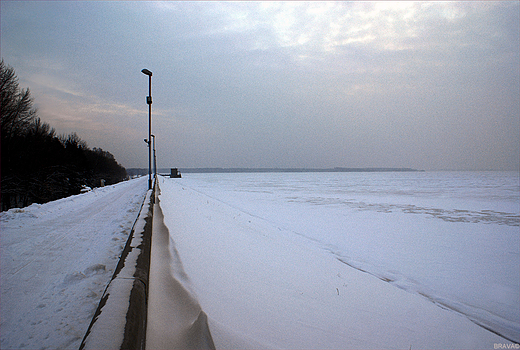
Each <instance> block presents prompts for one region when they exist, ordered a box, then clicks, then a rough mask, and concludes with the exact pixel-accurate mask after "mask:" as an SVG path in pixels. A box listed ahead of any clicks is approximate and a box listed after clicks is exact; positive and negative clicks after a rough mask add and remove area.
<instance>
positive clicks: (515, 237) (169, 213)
mask: <svg viewBox="0 0 520 350" xmlns="http://www.w3.org/2000/svg"><path fill="white" fill-rule="evenodd" d="M172 181H173V180H166V181H165V183H164V185H162V186H163V188H162V191H163V195H162V196H161V206H162V207H163V211H164V213H165V218H166V219H165V220H166V222H167V225H168V226H169V228H170V232H171V234H172V237H173V240H174V241H175V242H176V245H177V247H178V250H179V252H180V255H181V258H182V259H183V263H184V267H185V270H186V271H187V273H188V275H189V276H190V278H191V279H192V280H196V281H198V282H196V283H194V284H195V285H198V286H199V287H198V288H199V293H200V294H201V295H200V296H199V298H200V299H201V305H202V307H203V309H204V310H205V311H206V313H207V314H208V316H209V318H210V323H211V322H214V324H215V325H216V327H217V328H219V325H220V328H221V329H226V327H227V330H228V331H229V332H237V329H242V330H243V332H242V333H243V334H244V335H247V336H248V337H250V338H253V339H255V340H256V341H258V342H260V343H264V344H265V347H266V348H270V347H276V346H277V345H278V346H280V344H282V345H281V347H285V345H288V346H289V347H296V348H300V347H306V346H305V345H306V344H309V343H306V341H305V340H304V339H303V338H300V339H299V340H298V341H296V340H294V341H293V340H287V339H286V338H287V337H288V336H287V333H290V332H287V331H286V329H287V328H286V327H287V324H293V323H294V316H295V315H299V316H298V317H299V318H298V319H297V321H296V322H303V323H305V322H307V321H305V320H307V318H306V317H305V316H304V315H305V314H312V309H309V308H312V307H315V308H317V309H319V308H321V307H323V308H330V307H331V305H335V304H329V301H330V300H329V299H328V297H329V296H330V294H327V292H326V291H325V290H322V289H320V288H322V285H324V286H326V285H331V286H334V287H333V288H330V290H328V292H329V293H330V292H331V291H332V292H333V293H332V294H333V295H334V294H336V296H342V295H345V294H347V293H348V292H346V289H348V287H347V286H351V287H352V285H355V286H356V288H360V287H359V284H360V282H359V281H357V280H355V282H350V283H349V282H348V281H345V280H342V277H338V276H345V274H347V273H349V274H350V272H347V271H351V270H353V269H351V268H350V267H349V266H351V267H354V268H356V269H358V270H354V271H359V270H362V271H366V272H368V274H370V275H372V276H375V277H377V278H378V279H379V280H382V281H387V282H389V283H383V285H385V286H388V287H391V289H390V290H392V293H397V292H395V290H399V291H401V292H402V291H403V290H404V291H406V292H407V293H406V294H407V295H410V296H415V297H417V298H419V299H420V300H421V301H424V302H427V303H428V304H431V305H432V306H434V307H435V308H436V309H438V310H446V309H448V310H450V313H452V314H455V313H456V314H458V315H459V316H460V317H461V318H462V319H466V320H467V319H470V320H472V321H474V322H475V323H478V324H480V325H482V326H483V327H485V328H488V329H491V330H492V331H493V332H496V333H499V334H501V335H503V336H504V337H506V338H508V339H511V340H513V341H516V342H518V341H519V340H518V338H519V334H520V321H519V317H520V307H519V305H520V302H519V290H520V283H519V279H520V277H519V275H520V274H519V266H520V257H519V249H520V241H519V225H520V219H519V217H520V216H519V212H520V210H519V182H518V173H502V172H445V173H363V174H361V173H358V174H353V173H296V174H294V173H290V174H289V173H272V174H258V173H257V174H189V175H186V176H185V177H184V178H183V179H175V181H173V182H172ZM175 186H181V188H182V190H179V188H178V187H175ZM194 196H195V197H197V196H198V197H197V198H198V199H194ZM176 213H177V214H176ZM170 225H171V226H170ZM185 231H187V233H186V232H185ZM275 233H276V234H275ZM296 238H298V239H296ZM302 242H306V243H302ZM302 244H303V245H304V246H305V245H306V244H310V245H311V247H312V248H309V249H317V250H319V251H320V252H321V253H319V254H321V255H319V254H318V253H316V251H315V250H313V253H312V254H310V253H308V252H307V253H306V251H305V250H304V251H301V249H302V248H301V245H302ZM306 249H307V248H306ZM183 254H184V255H183ZM315 254H318V255H315ZM323 254H325V255H323ZM309 259H311V261H318V262H322V265H324V266H323V267H322V268H323V270H322V271H321V270H319V268H318V267H317V266H319V265H320V264H319V263H316V264H315V265H314V264H312V263H309V261H308V260H309ZM323 259H332V260H333V261H335V263H332V262H330V261H329V262H328V263H326V264H325V263H323V261H324V260H323ZM337 264H339V265H341V266H343V267H340V266H339V265H337ZM262 267H263V268H262ZM316 269H318V271H317V270H316ZM344 269H346V270H344ZM365 275H366V274H365ZM215 276H216V277H215ZM309 276H313V278H314V277H316V276H319V278H317V277H316V281H311V280H309ZM324 276H328V277H327V278H330V279H329V280H327V281H324V280H322V279H323V278H325V277H324ZM334 276H336V278H337V281H334V283H333V282H332V281H333V280H334ZM356 276H357V275H356ZM367 276H368V275H367ZM351 278H354V277H351ZM356 278H357V277H356ZM212 279H213V280H212ZM363 283H368V282H366V281H363ZM396 287H399V288H396ZM336 288H337V290H336ZM374 288H377V290H381V288H386V287H381V286H380V285H379V284H378V285H377V286H376V285H374ZM361 290H363V289H361ZM390 290H388V291H386V289H385V295H386V296H387V297H385V298H383V297H382V296H380V295H374V296H368V297H364V298H363V297H362V296H361V294H360V295H359V298H362V299H361V300H365V302H366V303H368V302H373V301H374V300H379V299H378V298H383V299H381V300H388V298H389V297H388V296H389V295H391V294H389V293H390ZM276 292H280V293H281V294H283V293H296V294H297V293H303V294H301V295H306V297H302V298H301V300H300V299H298V298H293V299H291V298H289V300H287V298H286V297H280V295H281V294H276ZM364 292H365V291H363V293H364ZM374 293H375V292H374ZM338 294H339V295H338ZM324 295H328V296H327V297H324ZM364 295H369V294H366V293H365V294H364ZM266 296H268V299H269V300H268V304H261V305H256V304H257V303H258V302H259V301H262V302H267V301H266V300H265V299H266ZM278 297H280V299H279V300H277V298H278ZM212 298H222V299H221V300H220V301H217V300H215V299H212ZM284 298H285V299H284ZM307 298H310V299H307ZM395 298H396V300H397V301H396V303H397V304H395V305H394V304H392V303H393V301H392V298H391V297H390V301H391V302H392V303H390V304H388V305H382V306H383V307H385V308H388V309H393V311H392V312H397V311H396V310H395V308H396V307H400V305H401V304H400V302H401V301H402V296H401V294H399V296H398V297H397V296H396V297H395ZM206 299H207V300H206ZM320 299H323V302H319V303H318V304H317V305H316V304H315V303H316V302H317V301H318V300H320ZM429 301H432V302H434V303H435V304H434V303H431V302H429ZM351 302H352V301H351ZM360 303H361V302H359V301H358V302H356V303H354V304H353V305H356V307H359V305H360ZM214 304H220V305H227V306H228V307H229V308H230V309H233V310H235V311H225V310H221V309H219V308H218V307H216V306H215V305H214ZM253 305H255V306H253ZM351 305H352V304H349V303H345V304H341V307H344V308H345V311H344V312H349V313H350V311H347V310H350V309H349V308H350V307H351ZM421 305H422V304H421ZM336 307H339V306H338V305H336ZM403 307H404V309H403V310H408V311H409V313H410V314H414V310H413V309H414V308H410V307H405V306H403ZM221 308H225V307H224V306H222V307H221ZM217 309H218V310H217ZM236 310H239V311H236ZM252 310H253V311H252ZM287 310H293V311H292V312H291V311H287ZM369 310H370V311H371V308H369V307H367V308H366V309H365V308H364V307H361V308H360V310H357V311H356V312H355V315H356V317H360V318H359V320H360V322H361V320H362V319H363V318H362V317H361V315H362V314H366V313H367V312H369ZM417 310H419V311H415V313H417V312H419V313H421V312H423V311H424V307H423V306H420V307H418V309H417ZM282 311H283V313H287V314H288V315H289V316H280V314H281V313H282ZM212 312H215V313H212ZM248 312H249V313H253V314H261V315H263V316H262V317H260V316H259V317H260V318H259V319H258V320H256V322H249V323H248V324H247V325H244V324H242V323H244V322H245V321H244V320H242V318H241V317H243V316H240V315H244V314H247V313H248ZM429 312H430V311H428V313H429ZM405 313H406V312H405ZM215 315H218V316H215ZM284 317H286V319H284ZM312 317H314V315H312V316H310V315H309V318H310V319H312ZM380 317H382V316H381V315H378V316H377V317H376V316H374V315H372V317H367V318H366V319H365V321H364V322H365V323H361V324H364V326H363V327H365V328H363V327H361V329H358V330H357V331H356V332H355V333H354V334H356V336H354V338H356V339H357V340H358V342H357V343H356V342H355V341H354V340H353V339H352V337H353V335H352V333H350V334H349V335H345V336H344V339H343V340H342V341H340V342H339V343H331V341H329V342H326V341H325V342H323V343H319V340H318V339H320V337H319V336H316V334H314V333H312V332H311V334H313V337H312V338H313V339H314V343H312V344H313V345H314V346H317V347H329V346H330V347H338V346H339V347H341V346H340V343H342V342H343V341H344V343H343V344H351V345H352V346H353V347H378V346H382V344H381V343H371V342H370V340H367V339H366V337H365V336H363V334H365V335H368V332H367V331H366V329H371V331H374V329H373V328H371V327H370V326H367V323H366V322H368V323H370V322H373V319H374V318H380ZM385 317H388V316H385ZM396 317H397V316H396ZM399 317H400V318H399ZM399 317H398V318H397V319H396V320H394V321H395V322H404V323H402V324H405V325H407V326H405V327H410V328H411V329H412V331H410V332H408V333H407V332H405V331H403V335H402V336H403V337H404V338H406V336H405V334H409V333H414V334H416V335H417V334H418V333H417V332H421V331H424V330H423V329H417V328H418V327H419V328H421V327H423V326H424V325H422V326H421V325H418V324H416V323H415V322H411V323H410V322H406V321H405V320H403V317H404V316H403V315H401V316H399ZM404 318H405V319H406V317H404ZM273 319H274V321H273ZM397 320H399V321H397ZM410 320H414V318H410ZM337 321H338V322H339V323H338V325H336V326H337V327H341V325H345V324H346V325H347V326H348V327H352V322H353V321H352V320H349V321H345V320H339V319H338V320H337ZM312 322H317V321H316V320H314V321H312ZM323 322H325V321H323ZM380 322H383V321H380ZM425 322H426V321H425ZM439 322H440V323H438V324H437V326H442V327H441V329H439V334H442V332H443V331H444V332H447V333H446V334H445V335H446V339H447V343H445V344H443V345H442V346H440V347H444V345H445V346H446V347H456V346H455V345H453V344H455V343H456V339H455V338H454V337H455V335H454V334H452V333H450V331H448V328H449V327H451V326H448V324H449V322H448V321H447V320H443V321H442V322H447V323H446V324H443V323H442V322H441V321H439ZM259 323H260V324H262V325H263V326H262V327H261V328H263V330H262V331H259V330H257V329H256V328H257V327H258V324H259ZM230 324H233V325H234V327H231V328H230V327H229V325H230ZM253 324H254V325H253ZM267 324H268V325H269V326H265V325H267ZM318 324H322V323H321V322H317V323H312V325H311V324H308V326H309V327H310V328H312V327H318V328H320V327H319V326H318ZM325 324H327V326H326V327H321V328H323V329H321V331H322V332H323V334H322V338H323V339H330V337H328V336H325V334H327V332H328V331H329V328H328V327H330V326H331V325H330V322H328V323H325ZM358 326H359V325H358ZM430 326H432V325H431V324H429V325H428V327H430ZM384 327H391V325H388V324H385V326H384ZM265 328H269V330H265ZM434 328H435V327H434ZM477 328H479V327H477ZM364 329H365V330H364ZM381 329H383V328H381ZM387 329H391V328H387ZM453 329H457V328H453ZM480 329H481V330H483V328H480ZM281 330H283V331H281ZM394 330H395V328H394ZM466 331H467V330H466ZM262 332H265V333H262ZM277 332H279V333H280V334H279V335H278V336H273V334H277ZM381 332H382V331H381ZM395 332H398V333H399V332H400V331H397V330H395ZM472 332H474V330H473V329H472V330H471V331H469V333H467V337H468V339H466V341H470V340H471V339H473V340H475V339H480V338H478V337H477V336H475V334H474V333H472ZM485 332H487V331H485ZM433 333H434V332H433ZM433 333H432V334H433ZM487 333H489V332H487ZM336 334H337V333H336ZM382 334H384V335H385V336H388V335H389V334H388V333H384V332H383V333H382ZM426 334H427V333H424V334H423V336H424V337H427V336H426ZM461 334H464V332H463V333H461ZM359 335H361V336H360V337H359V339H358V338H357V337H358V336H359ZM393 336H395V337H396V341H397V339H398V338H399V335H397V334H393ZM431 337H433V335H432V336H431ZM431 337H430V338H431ZM475 337H476V338H475ZM284 339H285V340H284ZM372 339H377V337H376V336H372ZM419 339H421V340H422V341H425V339H424V338H422V337H418V338H417V339H416V340H417V342H419V343H420V341H419ZM500 339H502V341H505V340H504V338H500ZM268 340H271V341H272V343H268ZM480 340H482V339H480ZM285 341H287V342H285ZM309 341H310V340H309ZM363 342H365V343H363ZM405 343H406V342H405ZM470 343H471V342H468V343H467V344H466V346H464V345H462V344H461V343H459V345H460V346H462V347H473V345H470ZM392 344H395V346H396V347H408V346H409V345H412V347H413V344H404V343H392ZM450 344H451V346H450ZM423 345H424V343H423ZM428 345H430V346H433V347H439V343H435V342H434V341H433V340H432V343H430V344H426V347H428ZM474 345H475V346H477V347H481V346H480V345H478V342H477V343H475V344H474ZM490 346H493V345H492V344H491V345H490Z"/></svg>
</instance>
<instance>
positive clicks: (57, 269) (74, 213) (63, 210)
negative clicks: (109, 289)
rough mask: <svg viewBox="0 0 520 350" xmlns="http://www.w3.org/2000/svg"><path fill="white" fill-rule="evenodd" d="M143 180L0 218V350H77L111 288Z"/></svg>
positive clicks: (140, 197) (142, 191)
mask: <svg viewBox="0 0 520 350" xmlns="http://www.w3.org/2000/svg"><path fill="white" fill-rule="evenodd" d="M146 191H147V179H146V178H144V177H143V178H139V179H134V180H131V181H127V182H122V183H119V184H117V185H113V186H107V187H103V188H96V189H94V190H93V191H91V192H88V193H85V194H80V195H77V196H72V197H68V198H64V199H61V200H58V201H54V202H50V203H46V204H43V205H38V204H33V205H31V206H29V207H27V208H24V209H12V210H9V211H8V212H4V213H2V214H1V216H0V225H1V226H0V229H1V236H0V254H1V256H0V257H1V271H0V273H1V275H0V277H1V279H0V287H1V304H0V316H1V324H0V333H1V334H0V336H1V338H0V347H1V348H2V349H35V348H38V349H74V348H76V349H77V348H79V345H80V342H81V339H82V338H83V336H84V335H85V332H86V330H87V327H88V325H89V323H90V321H91V318H92V316H93V314H94V312H95V310H96V307H97V305H98V303H99V299H100V298H101V295H102V293H103V291H104V289H105V287H106V285H107V283H108V282H109V280H110V278H111V276H112V273H113V272H114V268H115V267H116V265H117V262H118V258H119V255H120V254H121V251H122V249H123V247H124V245H125V243H126V240H127V238H128V234H129V233H130V230H131V228H132V225H133V223H134V221H135V219H136V217H137V214H138V212H139V209H140V207H141V205H142V202H143V200H144V196H145V194H146Z"/></svg>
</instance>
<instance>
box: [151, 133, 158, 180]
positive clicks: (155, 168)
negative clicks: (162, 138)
mask: <svg viewBox="0 0 520 350" xmlns="http://www.w3.org/2000/svg"><path fill="white" fill-rule="evenodd" d="M151 136H152V137H153V173H154V177H155V179H157V158H156V156H155V135H154V134H152V135H151Z"/></svg>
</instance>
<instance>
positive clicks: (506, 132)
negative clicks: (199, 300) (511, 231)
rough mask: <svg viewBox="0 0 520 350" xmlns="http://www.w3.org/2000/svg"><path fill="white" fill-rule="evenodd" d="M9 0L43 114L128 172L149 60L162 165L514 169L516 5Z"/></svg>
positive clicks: (6, 42)
mask: <svg viewBox="0 0 520 350" xmlns="http://www.w3.org/2000/svg"><path fill="white" fill-rule="evenodd" d="M1 6H2V54H3V55H4V54H5V57H6V59H7V60H6V62H7V63H9V64H12V65H13V66H14V67H15V69H16V71H17V73H18V75H19V77H20V81H21V82H23V84H24V85H26V86H29V87H30V88H31V91H32V92H33V95H34V96H35V98H36V102H37V103H38V105H39V107H40V113H41V114H42V117H44V120H46V121H49V122H50V123H51V124H52V125H53V126H55V127H57V128H58V127H61V126H63V128H64V130H66V131H67V132H68V131H69V130H70V131H77V132H78V134H79V135H80V137H84V136H83V135H86V136H85V137H88V138H89V139H88V140H87V141H88V143H89V144H91V145H96V146H101V147H103V148H106V147H108V146H109V147H112V148H113V149H114V150H115V151H114V154H115V155H116V157H117V158H118V159H125V161H124V162H125V163H124V164H125V165H127V166H136V165H138V164H140V165H143V164H147V158H146V156H147V152H146V149H144V150H143V145H142V144H144V143H143V142H142V139H143V138H144V137H147V111H148V109H147V108H148V107H147V105H146V103H145V96H146V95H147V93H148V81H147V78H146V77H145V76H144V75H142V74H141V69H142V68H148V69H150V70H152V71H153V73H154V75H153V79H152V80H153V92H152V94H153V100H154V103H153V127H154V133H156V134H157V136H158V139H157V141H158V143H159V144H161V147H164V148H163V152H160V153H158V154H162V155H161V156H160V157H163V156H164V157H165V159H164V160H163V162H165V163H167V162H173V161H175V163H176V165H178V166H210V163H211V166H270V164H272V165H273V166H274V165H275V166H284V164H288V165H290V166H406V167H417V168H427V169H429V168H432V169H433V168H435V169H439V168H456V167H457V164H462V165H461V166H464V168H475V169H476V168H488V167H490V166H492V167H502V168H503V167H507V166H508V165H507V164H508V163H509V164H512V167H513V168H515V167H516V168H518V162H519V161H518V160H515V155H519V154H520V150H519V149H520V146H519V145H518V144H519V136H518V135H517V134H520V132H519V126H518V120H517V119H518V118H517V116H518V114H519V112H518V110H519V106H518V104H519V103H518V95H519V73H518V72H519V68H518V67H519V64H518V63H519V58H518V57H519V38H518V30H519V25H518V17H519V16H518V9H519V5H518V3H517V2H485V3H484V2H477V3H475V2H321V1H316V2H277V1H276V2H170V1H157V2H83V3H79V4H77V3H76V2H65V3H62V2H52V3H40V2H8V3H7V4H6V2H2V3H1ZM56 13H65V15H63V16H61V15H60V16H59V18H57V17H56V16H55V14H56ZM18 27H19V28H22V29H21V30H15V29H16V28H18ZM25 38H27V40H25ZM21 43H23V45H22V44H21ZM515 116H516V117H515ZM515 118H516V119H515ZM54 122H56V124H54ZM483 145H488V146H483ZM483 148H485V151H483V150H482V149H483ZM166 150H169V151H166ZM140 152H141V153H142V154H141V153H140ZM170 154H175V157H174V159H173V158H172V157H170V156H169V155H170ZM465 154H466V156H465ZM505 154H508V156H507V157H506V156H504V155H505ZM465 157H466V158H465ZM506 158H507V159H509V161H505V159H506ZM516 158H520V156H516ZM497 159H500V161H497ZM500 164H501V165H500Z"/></svg>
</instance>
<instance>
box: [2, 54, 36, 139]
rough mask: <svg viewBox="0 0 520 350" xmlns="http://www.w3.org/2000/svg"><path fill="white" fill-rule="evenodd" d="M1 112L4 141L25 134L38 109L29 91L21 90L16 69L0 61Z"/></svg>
mask: <svg viewBox="0 0 520 350" xmlns="http://www.w3.org/2000/svg"><path fill="white" fill-rule="evenodd" d="M0 111H1V132H2V141H7V140H9V139H10V138H11V137H13V136H16V135H22V134H24V133H25V132H26V131H27V129H28V127H29V125H30V124H31V123H32V122H33V121H34V118H35V116H36V109H35V108H34V107H33V100H32V98H31V93H30V92H29V89H28V88H27V89H20V87H19V86H18V78H17V77H16V74H15V72H14V69H13V68H12V67H10V66H6V65H5V63H4V60H3V59H2V60H1V61H0Z"/></svg>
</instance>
